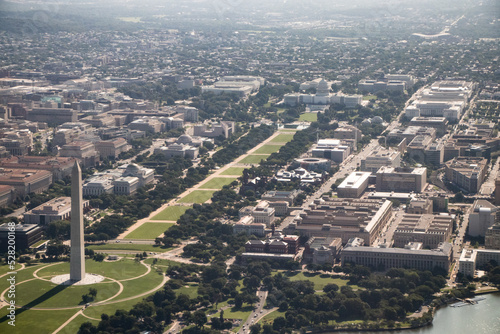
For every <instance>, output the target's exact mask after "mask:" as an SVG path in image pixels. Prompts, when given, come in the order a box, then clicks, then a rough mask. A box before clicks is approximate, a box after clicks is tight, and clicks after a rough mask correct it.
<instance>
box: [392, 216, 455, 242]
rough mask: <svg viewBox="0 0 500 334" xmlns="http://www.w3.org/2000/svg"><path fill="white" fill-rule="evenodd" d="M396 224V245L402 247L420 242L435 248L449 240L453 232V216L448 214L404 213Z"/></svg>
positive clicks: (394, 237) (394, 238)
mask: <svg viewBox="0 0 500 334" xmlns="http://www.w3.org/2000/svg"><path fill="white" fill-rule="evenodd" d="M396 224H397V227H396V230H395V231H394V236H393V240H394V247H400V248H402V247H404V246H405V245H406V244H408V243H410V242H419V243H422V247H424V248H429V249H434V248H436V247H438V245H439V244H440V243H442V242H445V241H448V240H449V238H450V237H451V233H452V232H453V218H452V217H451V216H450V215H448V214H441V215H432V214H427V213H426V214H404V215H403V217H402V218H401V219H400V220H399V221H397V222H396Z"/></svg>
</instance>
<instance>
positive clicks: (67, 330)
mask: <svg viewBox="0 0 500 334" xmlns="http://www.w3.org/2000/svg"><path fill="white" fill-rule="evenodd" d="M100 317H101V316H100V315H99V316H98V317H96V318H100ZM87 321H88V322H90V323H92V325H94V326H97V325H98V324H99V321H98V320H91V319H89V318H86V317H84V316H83V315H79V316H77V317H76V318H75V319H73V320H72V321H71V322H70V323H69V324H67V325H66V326H64V328H63V329H61V330H60V331H59V332H58V334H75V333H78V329H80V326H81V325H82V324H83V323H84V322H87Z"/></svg>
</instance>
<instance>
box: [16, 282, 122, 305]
mask: <svg viewBox="0 0 500 334" xmlns="http://www.w3.org/2000/svg"><path fill="white" fill-rule="evenodd" d="M107 282H108V283H99V284H93V285H91V286H90V285H88V286H87V285H76V286H64V285H58V284H54V283H51V282H47V281H42V280H39V279H35V280H32V281H29V282H26V283H21V284H18V285H17V286H16V304H17V305H20V306H29V307H71V306H78V305H83V301H82V295H84V294H87V293H88V292H89V287H92V288H95V289H96V290H97V296H96V298H95V302H99V301H102V300H106V299H108V298H111V297H113V296H114V295H116V293H117V292H118V291H119V290H120V286H119V285H118V283H116V282H110V281H109V280H108V281H107Z"/></svg>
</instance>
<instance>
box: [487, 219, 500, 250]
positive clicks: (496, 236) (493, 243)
mask: <svg viewBox="0 0 500 334" xmlns="http://www.w3.org/2000/svg"><path fill="white" fill-rule="evenodd" d="M484 247H485V248H488V249H500V224H495V225H493V226H490V227H489V228H488V229H487V230H486V236H485V237H484Z"/></svg>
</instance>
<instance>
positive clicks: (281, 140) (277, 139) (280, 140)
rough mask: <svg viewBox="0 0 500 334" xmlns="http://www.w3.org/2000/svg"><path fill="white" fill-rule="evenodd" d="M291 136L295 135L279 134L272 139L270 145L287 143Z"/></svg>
mask: <svg viewBox="0 0 500 334" xmlns="http://www.w3.org/2000/svg"><path fill="white" fill-rule="evenodd" d="M293 136H295V133H280V134H279V135H277V136H276V137H274V138H273V139H272V140H271V141H270V143H288V142H289V141H292V139H293Z"/></svg>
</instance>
